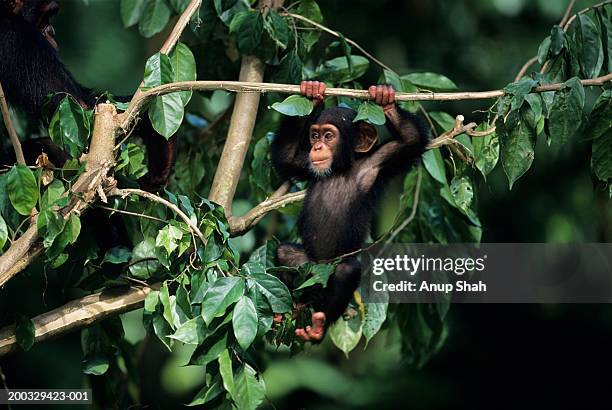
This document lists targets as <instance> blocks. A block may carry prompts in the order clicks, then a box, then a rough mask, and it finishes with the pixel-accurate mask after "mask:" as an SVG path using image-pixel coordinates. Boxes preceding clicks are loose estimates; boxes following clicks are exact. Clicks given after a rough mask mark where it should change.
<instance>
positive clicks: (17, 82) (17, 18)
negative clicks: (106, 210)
mask: <svg viewBox="0 0 612 410" xmlns="http://www.w3.org/2000/svg"><path fill="white" fill-rule="evenodd" d="M59 9H60V6H59V3H58V1H55V0H0V83H1V84H2V87H3V89H4V92H5V94H6V97H7V99H8V101H9V103H10V104H12V105H14V106H16V107H19V108H21V109H23V110H24V111H25V112H26V113H27V114H28V115H29V116H30V118H32V119H34V120H37V121H41V120H48V119H45V118H43V116H44V115H43V110H42V108H43V105H44V103H45V102H46V100H47V96H48V95H49V94H55V93H60V94H59V95H58V96H57V97H55V99H54V100H53V101H52V102H51V106H50V109H51V110H50V111H51V112H53V111H55V108H56V107H57V105H58V104H59V102H60V100H61V99H62V98H63V95H62V93H68V94H70V95H72V96H73V97H74V98H75V99H76V100H77V101H78V102H79V104H81V106H83V108H86V109H91V108H92V107H93V106H94V104H95V102H96V98H95V96H94V94H93V93H92V91H91V90H89V89H87V88H84V87H83V86H81V85H80V84H79V83H78V82H77V81H76V80H75V79H74V78H73V76H72V74H71V73H70V72H69V71H68V69H67V68H66V67H65V66H64V65H63V64H62V62H61V61H60V60H59V57H58V54H57V42H56V40H55V29H54V28H53V26H52V25H51V23H50V19H51V18H52V17H53V16H54V15H55V14H57V13H58V12H59ZM118 100H124V101H125V100H126V99H125V98H118ZM127 100H129V99H127ZM134 135H138V136H142V140H143V143H144V144H145V146H146V148H147V155H148V166H149V173H148V174H147V175H145V176H144V177H143V178H142V179H141V181H139V182H140V184H141V186H142V188H143V189H146V190H149V191H155V190H158V189H160V188H162V187H163V186H165V184H166V183H167V181H168V178H169V176H170V173H171V171H172V167H173V165H174V159H175V155H176V153H175V149H174V140H173V139H170V141H167V140H166V139H165V138H164V137H163V136H161V135H159V134H158V133H156V132H155V131H154V130H153V127H152V126H151V123H150V122H149V121H148V119H145V118H143V121H141V122H140V123H139V124H138V126H137V129H136V130H135V131H134ZM23 149H24V153H25V154H29V156H28V157H27V158H26V159H28V163H29V164H30V165H33V164H34V161H35V160H36V158H37V157H38V155H37V154H40V153H41V152H43V151H44V152H45V153H46V154H47V155H48V156H49V159H50V160H51V162H52V163H53V164H54V165H55V166H58V167H61V166H62V165H63V164H64V162H65V161H66V159H67V158H69V157H68V155H67V154H66V153H64V152H63V151H62V150H61V149H57V147H53V142H52V141H51V140H49V139H37V140H26V141H24V142H23ZM37 150H42V151H37Z"/></svg>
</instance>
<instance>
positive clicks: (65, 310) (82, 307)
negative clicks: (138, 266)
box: [0, 285, 155, 357]
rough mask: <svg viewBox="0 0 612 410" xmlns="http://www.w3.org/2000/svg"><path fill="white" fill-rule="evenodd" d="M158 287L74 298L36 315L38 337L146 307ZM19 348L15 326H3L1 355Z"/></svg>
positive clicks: (120, 290) (36, 335) (38, 339)
mask: <svg viewBox="0 0 612 410" xmlns="http://www.w3.org/2000/svg"><path fill="white" fill-rule="evenodd" d="M154 288H155V285H153V286H151V287H136V286H131V287H129V288H127V289H126V288H111V289H107V290H105V291H103V292H101V293H96V294H93V295H89V296H86V297H84V298H81V299H77V300H73V301H71V302H69V303H67V304H66V305H64V306H62V307H60V308H57V309H54V310H52V311H50V312H46V313H43V314H42V315H39V316H36V317H35V318H33V319H32V322H33V323H34V334H35V341H36V342H37V343H38V342H42V341H44V340H47V339H50V338H52V337H54V336H58V335H61V334H63V333H66V332H69V331H72V330H76V329H80V328H82V327H85V326H89V325H91V324H93V323H95V322H97V321H100V320H102V319H105V318H107V317H109V316H112V315H116V314H120V313H124V312H128V311H130V310H134V309H138V308H140V307H142V304H143V301H144V299H145V298H146V296H147V295H148V294H149V292H151V291H152V290H153V289H154ZM17 350H19V347H18V345H17V339H16V337H15V326H14V325H12V326H7V327H5V328H2V329H0V357H2V356H4V355H6V354H9V353H12V352H15V351H17Z"/></svg>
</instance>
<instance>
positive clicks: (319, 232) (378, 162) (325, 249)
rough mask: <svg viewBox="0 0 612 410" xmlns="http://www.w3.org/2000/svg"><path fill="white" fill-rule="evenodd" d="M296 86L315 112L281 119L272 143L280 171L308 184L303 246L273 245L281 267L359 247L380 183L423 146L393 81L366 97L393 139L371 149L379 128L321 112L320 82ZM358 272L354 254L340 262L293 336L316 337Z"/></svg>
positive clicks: (350, 114)
mask: <svg viewBox="0 0 612 410" xmlns="http://www.w3.org/2000/svg"><path fill="white" fill-rule="evenodd" d="M300 88H301V92H302V94H303V95H305V96H306V97H309V98H312V99H313V102H314V104H315V110H314V111H313V113H312V114H311V115H310V116H308V117H306V118H295V117H286V118H285V119H284V120H283V122H282V124H281V126H280V129H279V131H278V134H277V137H276V139H275V140H274V143H273V145H272V162H273V164H274V166H275V168H276V170H277V171H278V172H279V174H280V175H281V176H283V177H285V178H288V179H289V178H295V179H298V180H306V181H309V182H310V185H309V187H308V190H307V193H306V198H305V200H304V206H303V208H302V212H301V214H300V217H299V220H298V226H299V232H300V235H301V237H302V241H303V245H297V244H283V245H281V246H280V247H279V248H278V251H277V259H278V263H279V264H280V265H284V266H299V265H302V264H304V263H307V262H317V261H323V260H330V259H333V258H336V257H339V256H342V255H344V254H347V253H351V252H353V251H356V250H358V249H359V248H361V246H362V245H363V243H364V241H365V239H366V236H367V234H368V231H369V225H370V216H371V214H372V211H373V210H374V209H375V206H376V202H377V200H378V198H379V197H380V195H381V193H382V190H383V188H384V186H385V183H386V182H387V181H389V179H390V178H392V177H393V176H396V175H398V174H401V173H404V172H406V171H407V170H409V169H410V168H411V167H412V166H413V165H414V164H415V163H417V162H418V160H419V159H420V158H421V155H422V154H423V153H424V152H425V148H426V146H427V143H428V130H427V127H426V126H425V124H424V122H423V121H422V120H420V119H419V118H418V117H416V116H414V115H412V114H411V113H409V112H406V111H404V110H402V109H401V108H399V107H398V106H397V105H396V103H395V91H394V90H393V88H392V87H390V86H387V85H379V86H372V87H370V88H369V90H368V91H369V93H370V98H371V99H372V100H374V101H375V102H376V103H377V104H379V105H381V106H382V107H383V110H384V112H385V116H386V118H387V127H388V129H389V132H390V133H391V135H392V136H393V139H392V140H391V141H389V142H387V143H385V144H382V145H380V146H379V147H376V148H374V145H375V143H376V139H377V134H376V129H375V128H374V127H373V126H372V125H370V124H368V123H366V122H363V121H357V122H354V121H353V120H354V118H355V117H356V115H357V113H356V112H355V111H354V110H352V109H350V108H344V107H334V108H327V109H324V110H322V109H321V107H322V103H323V100H324V98H325V84H324V83H322V82H318V81H304V82H302V84H301V87H300ZM360 276H361V268H360V265H359V262H358V261H357V259H356V258H355V257H354V256H350V257H348V258H346V259H345V260H343V261H342V262H341V263H340V264H339V265H338V266H337V267H336V270H335V272H334V274H333V275H332V276H331V278H330V279H329V283H328V285H327V288H326V289H325V294H324V295H323V297H322V298H321V302H320V304H319V306H315V308H316V310H317V311H316V312H315V313H313V315H312V326H308V327H306V328H305V329H297V330H296V335H297V336H299V337H300V338H302V339H303V340H306V341H314V342H318V341H321V340H322V339H323V337H324V336H325V331H326V327H327V326H326V325H327V324H329V323H332V322H334V321H336V320H337V319H338V318H339V317H340V316H341V315H342V313H343V312H344V310H345V309H346V307H347V305H348V303H349V302H350V299H351V297H352V295H353V292H354V291H355V289H356V288H357V286H358V284H359V279H360ZM288 285H289V286H291V283H289V284H288Z"/></svg>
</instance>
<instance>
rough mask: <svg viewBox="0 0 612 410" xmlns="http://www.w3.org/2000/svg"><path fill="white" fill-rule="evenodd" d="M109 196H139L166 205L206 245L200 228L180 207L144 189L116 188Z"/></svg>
mask: <svg viewBox="0 0 612 410" xmlns="http://www.w3.org/2000/svg"><path fill="white" fill-rule="evenodd" d="M109 195H110V196H120V197H122V198H125V197H127V196H130V195H137V196H140V197H142V198H145V199H148V200H149V201H153V202H157V203H158V204H162V205H164V206H165V207H166V208H168V209H170V210H172V211H173V212H174V213H175V214H177V215H178V216H179V217H180V218H181V219H182V220H183V222H185V223H186V224H187V226H189V229H190V230H191V231H192V232H193V233H194V234H196V235H197V236H198V238H200V241H202V243H203V244H204V245H206V238H205V237H204V235H203V234H202V232H201V231H200V228H198V226H197V225H196V224H194V223H193V221H192V220H191V219H189V217H188V216H187V214H185V212H183V211H181V209H180V208H179V207H178V206H176V205H174V204H173V203H172V202H170V201H167V200H165V199H164V198H162V197H160V196H158V195H155V194H152V193H150V192H147V191H143V190H142V189H117V188H115V189H113V190H112V191H111V192H110V193H109Z"/></svg>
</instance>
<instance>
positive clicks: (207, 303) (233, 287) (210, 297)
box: [202, 276, 244, 325]
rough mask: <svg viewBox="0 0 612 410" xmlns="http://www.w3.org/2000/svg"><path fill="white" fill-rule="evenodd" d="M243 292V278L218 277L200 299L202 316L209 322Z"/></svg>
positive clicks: (220, 314)
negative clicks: (202, 298)
mask: <svg viewBox="0 0 612 410" xmlns="http://www.w3.org/2000/svg"><path fill="white" fill-rule="evenodd" d="M243 294H244V279H242V278H238V277H235V276H232V277H227V278H218V279H217V280H216V281H215V282H214V283H213V284H212V285H211V286H210V287H209V288H208V290H207V291H206V295H204V300H203V301H202V317H203V318H204V321H205V322H206V324H207V325H208V324H210V322H212V320H213V319H214V318H216V317H220V316H223V314H224V313H225V310H226V309H227V308H228V307H229V306H230V305H231V304H233V303H235V302H237V301H238V299H240V297H241V296H242V295H243Z"/></svg>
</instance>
